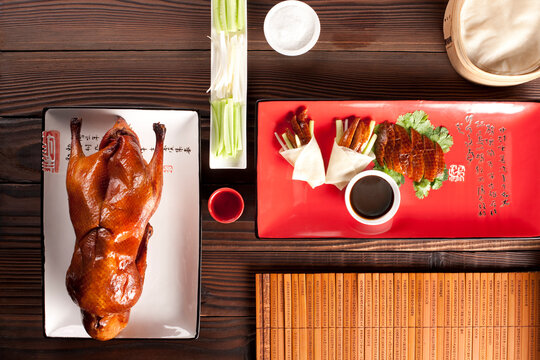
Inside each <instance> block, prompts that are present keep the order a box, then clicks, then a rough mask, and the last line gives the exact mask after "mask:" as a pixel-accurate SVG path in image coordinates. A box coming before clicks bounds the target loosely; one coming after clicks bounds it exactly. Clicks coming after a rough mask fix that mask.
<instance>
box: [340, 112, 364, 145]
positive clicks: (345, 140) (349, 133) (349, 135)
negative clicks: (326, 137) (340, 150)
mask: <svg viewBox="0 0 540 360" xmlns="http://www.w3.org/2000/svg"><path fill="white" fill-rule="evenodd" d="M359 121H360V118H356V119H354V120H353V122H352V123H351V125H350V126H349V128H348V129H347V130H345V133H344V134H343V136H342V137H341V140H340V141H339V143H338V145H339V146H345V147H348V148H350V147H351V144H352V141H353V139H354V134H355V132H356V128H357V127H358V122H359Z"/></svg>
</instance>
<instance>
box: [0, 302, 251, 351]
mask: <svg viewBox="0 0 540 360" xmlns="http://www.w3.org/2000/svg"><path fill="white" fill-rule="evenodd" d="M42 334H43V333H42V326H41V314H35V315H27V314H26V312H25V314H23V315H17V314H16V315H10V314H0V355H1V356H2V359H38V360H41V359H53V360H54V359H59V358H65V359H74V358H77V359H82V358H94V359H95V358H99V359H111V360H115V359H118V358H123V357H127V355H126V354H129V358H130V359H142V360H145V359H152V360H154V359H157V360H161V359H163V360H170V359H177V358H180V357H181V358H186V359H254V358H255V344H254V342H255V318H253V317H250V318H246V317H226V316H218V317H203V318H202V319H201V331H200V336H199V339H197V340H180V341H179V340H167V339H158V340H140V339H137V340H129V339H120V340H110V341H108V342H107V343H102V342H99V341H94V340H91V339H58V338H56V339H55V338H49V339H44V338H43V335H42Z"/></svg>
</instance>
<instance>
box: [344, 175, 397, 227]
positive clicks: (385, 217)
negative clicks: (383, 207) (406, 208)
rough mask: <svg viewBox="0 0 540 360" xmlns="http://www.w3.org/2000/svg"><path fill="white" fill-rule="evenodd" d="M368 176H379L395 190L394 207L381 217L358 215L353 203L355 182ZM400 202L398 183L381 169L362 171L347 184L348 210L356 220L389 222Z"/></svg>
mask: <svg viewBox="0 0 540 360" xmlns="http://www.w3.org/2000/svg"><path fill="white" fill-rule="evenodd" d="M366 176H377V177H380V178H382V179H383V180H385V181H386V182H387V183H388V184H389V185H390V186H391V187H392V191H393V192H394V203H393V204H392V207H391V208H390V210H389V211H388V212H386V213H385V214H384V215H382V216H381V217H378V218H375V219H368V218H365V217H362V216H360V215H358V214H357V213H356V211H354V209H353V207H352V205H351V191H352V188H353V186H354V184H356V183H357V182H358V181H359V180H360V179H362V178H364V177H366ZM400 203H401V194H400V192H399V186H398V185H397V184H396V182H395V181H394V179H392V178H391V177H390V175H388V174H386V173H384V172H382V171H379V170H366V171H362V172H361V173H359V174H357V175H356V176H355V177H353V178H352V179H351V181H350V182H349V184H348V185H347V189H346V190H345V206H346V207H347V211H348V212H349V214H350V215H351V216H352V217H353V218H354V219H355V220H356V221H358V222H359V223H362V224H365V225H381V224H384V223H387V222H388V221H390V220H391V219H392V218H393V217H394V215H396V212H397V211H398V209H399V204H400Z"/></svg>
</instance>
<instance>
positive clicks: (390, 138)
mask: <svg viewBox="0 0 540 360" xmlns="http://www.w3.org/2000/svg"><path fill="white" fill-rule="evenodd" d="M410 131H411V133H410V135H409V133H408V132H407V130H406V129H405V128H404V127H402V126H400V125H396V124H393V123H389V122H387V121H385V122H383V123H382V124H381V125H380V126H379V131H378V137H377V141H376V142H375V156H376V158H377V162H378V163H379V164H381V165H383V164H384V165H386V167H388V168H389V169H391V170H394V171H396V172H398V173H400V174H403V175H405V176H407V177H409V178H411V179H412V180H413V181H416V182H418V181H420V180H422V179H427V180H429V181H430V182H432V181H433V180H435V178H436V177H438V176H439V175H442V174H443V173H444V169H445V163H444V153H443V151H442V148H441V146H440V145H439V144H438V143H436V142H434V141H432V140H431V139H430V138H428V137H427V136H425V135H422V134H420V133H418V132H417V131H416V130H414V129H412V128H411V129H410Z"/></svg>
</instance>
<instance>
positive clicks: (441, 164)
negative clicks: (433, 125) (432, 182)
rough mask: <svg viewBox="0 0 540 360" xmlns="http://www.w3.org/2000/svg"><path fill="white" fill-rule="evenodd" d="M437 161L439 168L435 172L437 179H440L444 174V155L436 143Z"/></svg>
mask: <svg viewBox="0 0 540 360" xmlns="http://www.w3.org/2000/svg"><path fill="white" fill-rule="evenodd" d="M435 160H436V161H437V168H436V171H435V177H438V176H440V175H442V174H443V173H444V169H445V167H446V166H445V164H444V153H443V150H442V148H441V145H439V143H437V142H436V143H435Z"/></svg>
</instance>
